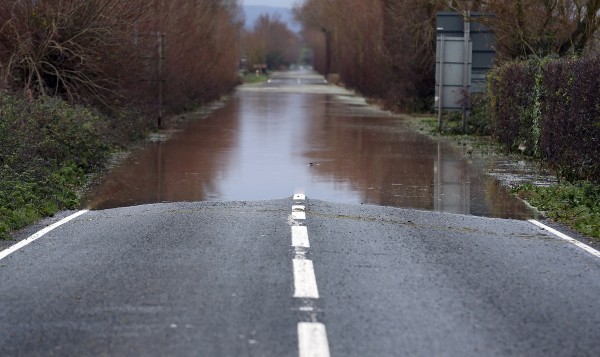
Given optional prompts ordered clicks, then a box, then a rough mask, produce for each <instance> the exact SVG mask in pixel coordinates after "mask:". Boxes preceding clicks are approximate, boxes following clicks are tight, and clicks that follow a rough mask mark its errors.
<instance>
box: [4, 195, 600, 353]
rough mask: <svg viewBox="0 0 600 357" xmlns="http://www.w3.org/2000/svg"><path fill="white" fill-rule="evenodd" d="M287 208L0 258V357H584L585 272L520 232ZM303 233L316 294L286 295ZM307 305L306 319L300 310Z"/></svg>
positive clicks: (568, 254) (317, 205)
mask: <svg viewBox="0 0 600 357" xmlns="http://www.w3.org/2000/svg"><path fill="white" fill-rule="evenodd" d="M293 203H294V202H293V201H292V198H291V197H290V198H286V199H281V200H272V201H263V202H230V203H225V202H219V203H210V202H201V203H172V204H157V205H146V206H137V207H130V208H119V209H112V210H105V211H93V212H88V213H86V214H84V215H82V216H80V217H78V218H76V219H74V220H73V221H71V222H69V223H67V224H65V225H63V226H61V227H59V228H57V229H55V230H54V231H52V232H50V233H48V234H47V235H46V236H44V237H42V238H41V239H39V240H38V241H36V242H34V243H32V244H30V245H28V246H27V247H25V248H24V249H22V250H20V251H18V252H16V253H14V254H12V255H10V256H8V257H7V258H5V259H3V260H0V301H1V306H0V355H2V356H47V355H56V356H82V355H111V356H132V355H148V356H166V355H169V356H297V355H298V339H299V337H298V332H297V326H298V323H300V322H311V321H318V322H319V323H322V324H324V325H325V326H326V329H327V339H328V341H329V349H330V352H331V355H332V356H481V355H485V356H593V355H597V353H598V351H600V331H599V330H598V327H599V326H600V311H599V310H598V307H597V301H598V296H599V295H600V261H599V260H598V259H596V258H594V257H592V256H591V255H589V254H587V253H585V252H583V251H581V250H579V249H578V248H575V247H574V246H572V245H570V244H568V243H565V242H564V241H562V240H559V239H557V238H554V237H552V236H550V235H549V234H547V233H546V232H545V231H542V230H540V229H538V228H537V227H535V226H533V225H532V224H530V223H528V222H526V221H516V220H499V219H490V218H481V217H474V216H460V215H452V214H446V213H436V212H425V211H414V210H406V209H399V208H385V207H377V206H366V205H347V204H334V203H327V202H323V201H318V200H313V199H310V197H309V199H308V201H306V202H305V205H306V214H307V219H306V220H305V221H304V220H303V221H298V220H293V219H292V218H291V217H290V215H291V211H292V209H291V208H292V205H293ZM292 224H296V225H297V224H301V225H305V226H306V227H307V231H308V236H309V237H310V248H309V249H307V250H303V251H302V252H301V253H302V254H301V255H304V258H306V259H310V260H311V261H312V262H313V264H314V274H315V277H316V283H317V285H318V291H319V297H318V298H316V299H309V298H294V297H293V296H294V294H295V289H296V287H295V280H294V279H295V278H294V274H295V270H294V269H293V265H292V260H293V259H295V258H297V257H298V249H294V248H293V247H292V244H291V226H290V225H292ZM307 307H308V308H307Z"/></svg>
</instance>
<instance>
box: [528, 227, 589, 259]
mask: <svg viewBox="0 0 600 357" xmlns="http://www.w3.org/2000/svg"><path fill="white" fill-rule="evenodd" d="M529 222H530V223H533V224H535V225H536V226H538V227H540V228H542V229H545V230H547V231H548V232H550V233H552V234H554V235H555V236H557V237H559V238H561V239H564V240H566V241H567V242H569V243H571V244H574V245H576V246H578V247H579V248H581V249H583V250H585V251H586V252H588V253H590V254H591V255H593V256H595V257H596V258H600V252H599V251H597V250H596V249H594V248H592V247H590V246H589V245H587V244H584V243H581V242H580V241H578V240H577V239H574V238H571V237H569V236H568V235H566V234H564V233H561V232H559V231H557V230H556V229H554V228H551V227H548V226H547V225H545V224H543V223H540V222H538V221H536V220H535V219H530V220H529Z"/></svg>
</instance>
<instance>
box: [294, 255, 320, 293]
mask: <svg viewBox="0 0 600 357" xmlns="http://www.w3.org/2000/svg"><path fill="white" fill-rule="evenodd" d="M292 263H293V265H294V297H295V298H305V299H318V298H319V289H318V288H317V279H316V278H315V269H314V267H313V262H312V260H308V259H293V260H292Z"/></svg>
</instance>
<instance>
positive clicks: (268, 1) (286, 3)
mask: <svg viewBox="0 0 600 357" xmlns="http://www.w3.org/2000/svg"><path fill="white" fill-rule="evenodd" d="M295 3H302V0H242V4H243V5H262V6H275V7H287V8H291V7H292V6H293V5H294V4H295Z"/></svg>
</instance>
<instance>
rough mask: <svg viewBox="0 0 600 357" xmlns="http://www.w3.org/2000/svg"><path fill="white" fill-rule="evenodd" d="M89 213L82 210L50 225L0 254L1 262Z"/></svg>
mask: <svg viewBox="0 0 600 357" xmlns="http://www.w3.org/2000/svg"><path fill="white" fill-rule="evenodd" d="M88 212H89V210H82V211H79V212H76V213H74V214H72V215H70V216H69V217H66V218H63V219H61V220H60V221H58V222H56V223H54V224H52V225H49V226H48V227H46V228H44V229H42V230H40V231H39V232H37V233H35V234H33V235H31V236H30V237H29V238H27V239H24V240H22V241H20V242H19V243H17V244H15V245H13V246H12V247H10V248H7V249H5V250H3V251H2V252H0V260H2V259H4V258H6V257H7V256H9V255H10V254H12V253H14V252H16V251H17V250H19V249H21V248H23V247H25V246H26V245H28V244H29V243H32V242H35V241H36V240H38V239H40V238H41V237H43V236H44V235H45V234H46V233H48V232H50V231H52V230H54V229H56V228H58V227H60V226H62V225H63V224H65V223H67V222H69V221H71V220H73V219H75V218H77V217H79V216H81V215H83V214H85V213H88Z"/></svg>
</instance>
